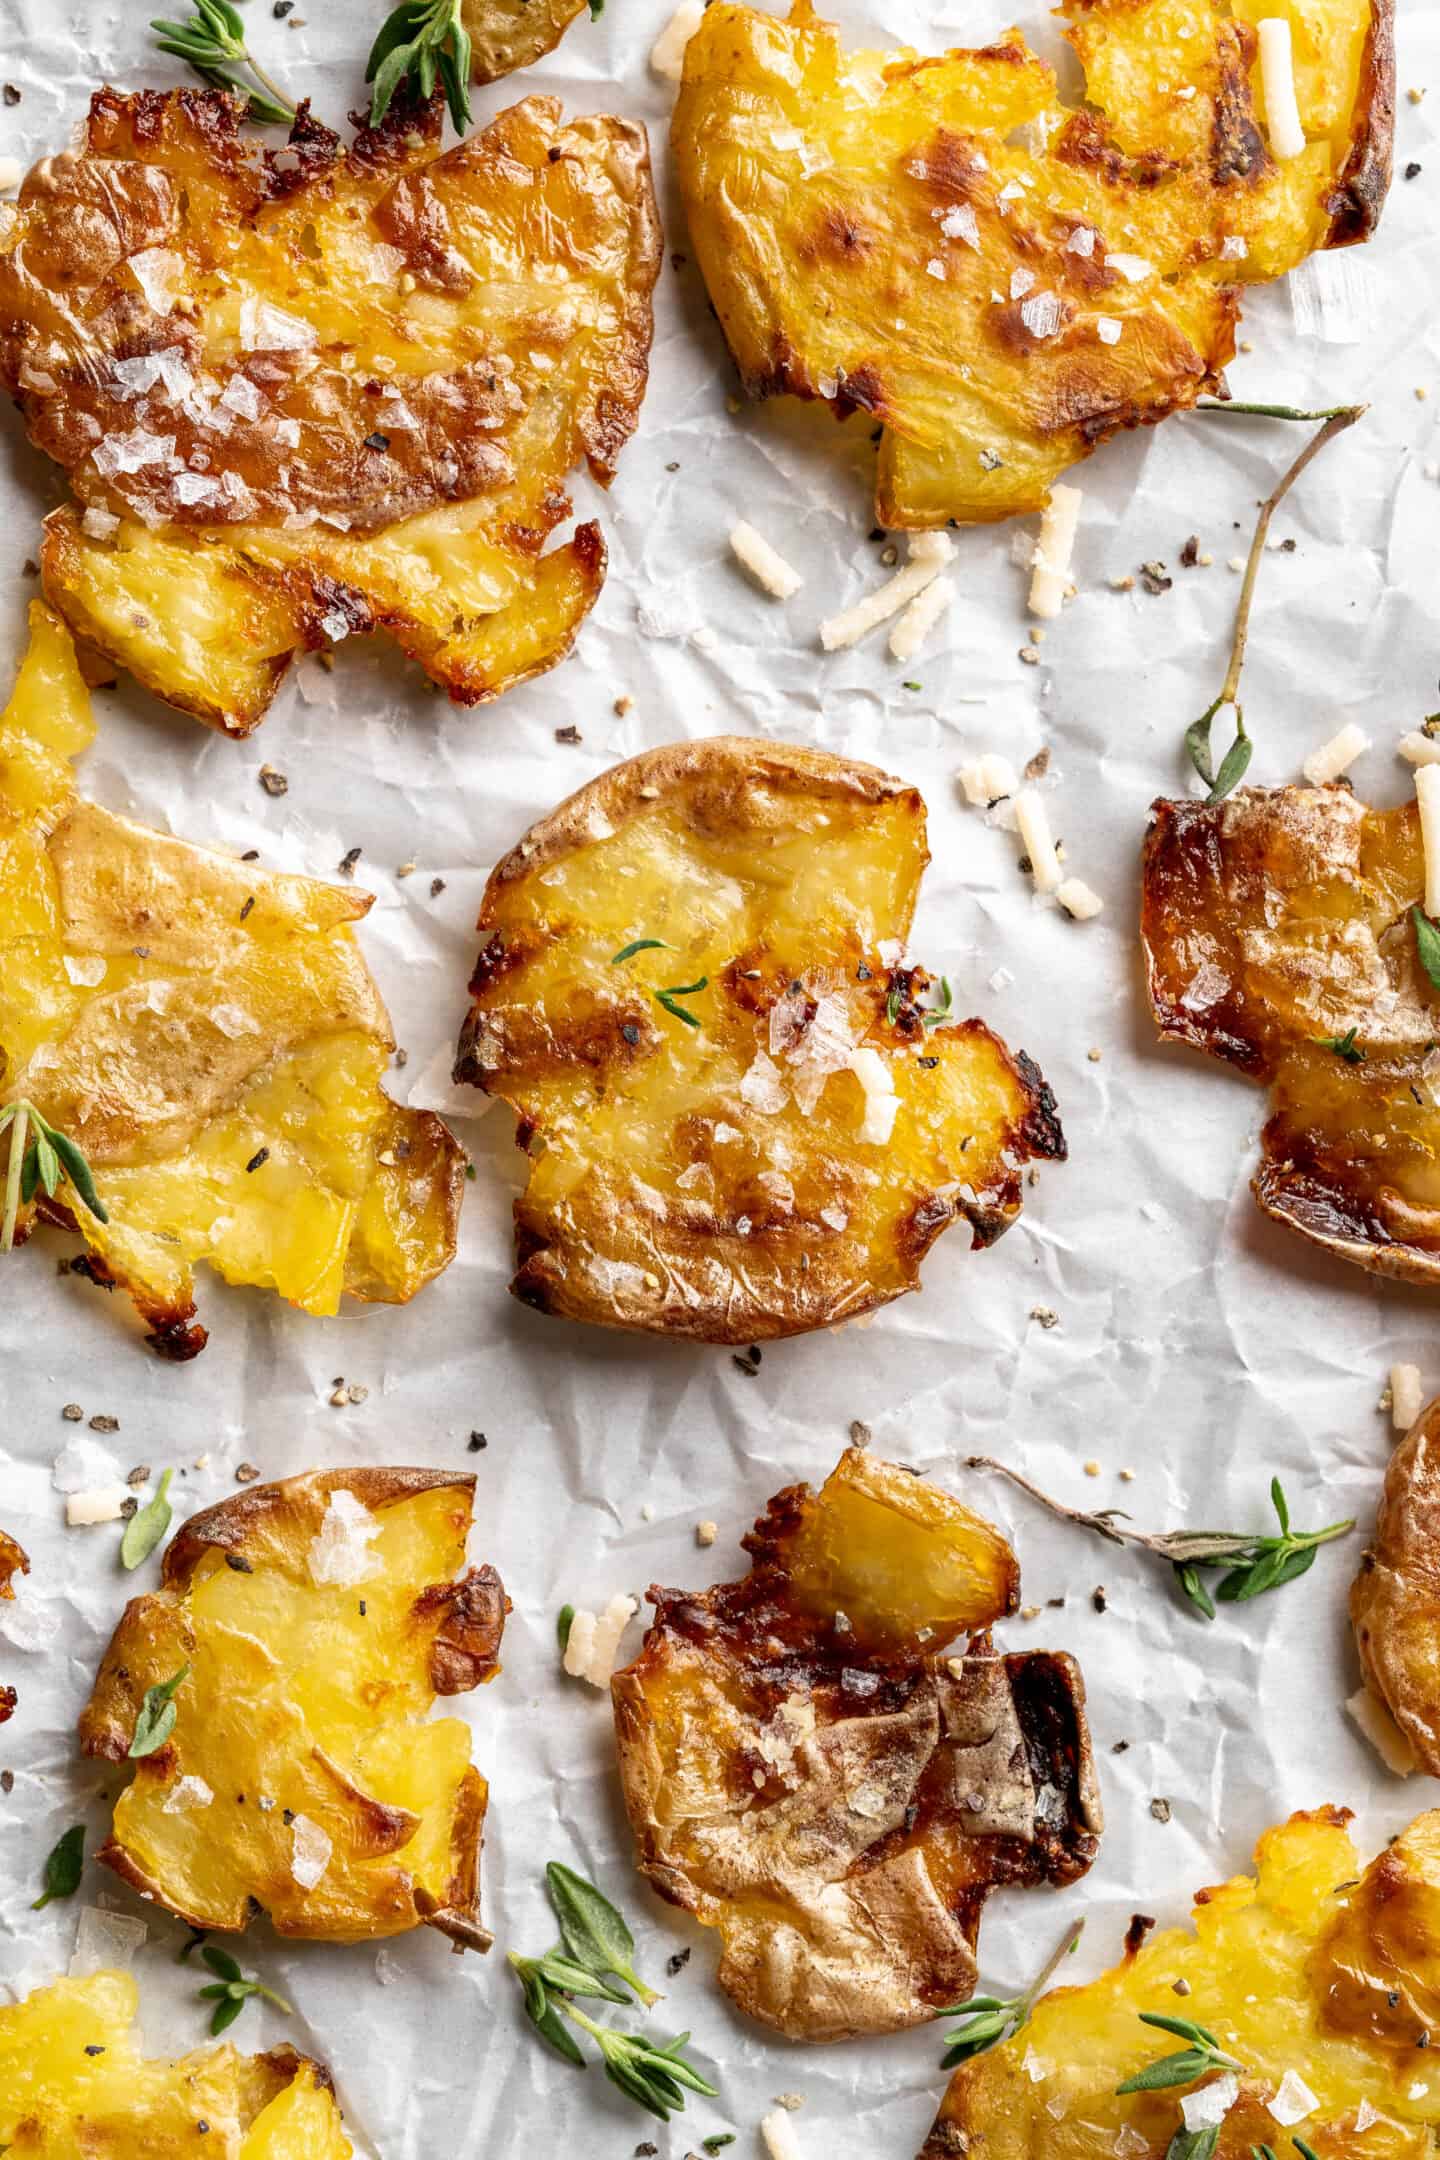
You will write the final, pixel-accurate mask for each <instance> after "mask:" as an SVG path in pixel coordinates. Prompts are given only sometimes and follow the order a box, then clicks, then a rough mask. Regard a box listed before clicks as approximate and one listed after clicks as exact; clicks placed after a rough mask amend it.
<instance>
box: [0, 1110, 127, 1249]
mask: <svg viewBox="0 0 1440 2160" xmlns="http://www.w3.org/2000/svg"><path fill="white" fill-rule="evenodd" d="M7 1131H8V1132H9V1134H10V1154H9V1161H8V1163H7V1166H6V1173H5V1202H4V1213H3V1216H0V1252H9V1251H11V1250H12V1248H13V1246H14V1244H15V1222H16V1218H17V1216H18V1215H19V1213H20V1205H21V1202H22V1201H23V1202H24V1204H25V1205H26V1206H27V1207H28V1206H29V1205H30V1202H31V1201H32V1200H33V1199H34V1197H35V1194H36V1192H37V1191H38V1190H39V1189H40V1188H41V1187H42V1186H43V1187H44V1189H45V1191H46V1192H47V1193H48V1194H49V1196H50V1198H51V1199H52V1200H53V1199H54V1197H55V1194H56V1193H57V1192H58V1191H59V1189H60V1180H61V1178H62V1177H67V1178H68V1179H69V1180H70V1183H71V1186H72V1187H73V1189H74V1191H75V1192H76V1193H77V1194H78V1196H79V1198H80V1199H81V1201H82V1202H83V1203H84V1205H85V1206H86V1208H88V1210H89V1211H90V1213H91V1214H92V1215H93V1216H94V1217H95V1220H96V1221H97V1222H102V1223H103V1222H109V1220H110V1217H109V1215H108V1214H107V1213H106V1211H105V1209H104V1207H102V1205H101V1202H100V1195H99V1194H98V1193H97V1192H96V1190H95V1180H94V1178H93V1177H92V1176H91V1174H90V1165H89V1163H87V1162H86V1160H85V1157H84V1155H83V1154H82V1153H81V1151H80V1149H79V1148H78V1147H77V1146H76V1145H75V1142H74V1141H73V1140H72V1139H71V1138H70V1136H69V1134H68V1133H62V1132H61V1131H60V1130H59V1129H58V1127H56V1126H54V1125H52V1124H51V1123H50V1121H49V1119H48V1118H45V1117H42V1116H41V1114H40V1112H39V1111H38V1110H37V1109H36V1107H35V1105H34V1103H32V1102H27V1101H26V1100H25V1099H24V1098H23V1097H21V1098H19V1099H18V1100H17V1101H15V1102H8V1103H6V1104H5V1105H4V1107H3V1108H0V1133H3V1132H7Z"/></svg>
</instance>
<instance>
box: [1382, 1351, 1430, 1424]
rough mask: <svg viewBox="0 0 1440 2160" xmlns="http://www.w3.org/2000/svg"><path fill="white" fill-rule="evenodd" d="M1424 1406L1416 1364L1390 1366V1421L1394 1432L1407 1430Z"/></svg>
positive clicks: (1423, 1391)
mask: <svg viewBox="0 0 1440 2160" xmlns="http://www.w3.org/2000/svg"><path fill="white" fill-rule="evenodd" d="M1424 1407H1425V1390H1424V1388H1423V1387H1422V1386H1421V1384H1420V1367H1419V1366H1418V1365H1392V1366H1391V1367H1390V1422H1391V1424H1392V1425H1393V1426H1394V1428H1395V1430H1396V1432H1409V1430H1410V1427H1411V1426H1412V1425H1413V1424H1414V1423H1415V1420H1416V1418H1418V1417H1419V1415H1420V1412H1421V1411H1422V1410H1423V1409H1424Z"/></svg>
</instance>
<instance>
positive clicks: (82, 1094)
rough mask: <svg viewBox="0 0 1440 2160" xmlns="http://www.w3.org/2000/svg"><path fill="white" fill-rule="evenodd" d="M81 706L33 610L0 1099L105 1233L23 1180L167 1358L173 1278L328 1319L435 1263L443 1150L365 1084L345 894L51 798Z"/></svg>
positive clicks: (22, 704) (372, 998) (364, 1008)
mask: <svg viewBox="0 0 1440 2160" xmlns="http://www.w3.org/2000/svg"><path fill="white" fill-rule="evenodd" d="M93 735H94V726H93V723H92V720H91V717H90V700H89V694H88V692H87V691H86V688H85V685H84V683H83V681H82V680H81V677H80V673H79V669H78V666H77V663H76V656H75V649H74V646H73V644H72V642H71V638H70V634H69V632H68V630H67V629H66V628H65V625H64V624H63V623H62V622H61V621H60V620H59V619H58V618H57V617H56V616H54V615H52V614H51V612H50V611H49V609H48V608H46V607H43V606H42V605H41V604H40V603H39V602H38V601H37V602H35V603H34V604H33V605H32V607H31V610H30V647H29V650H28V652H27V654H26V657H25V660H24V662H23V664H22V666H21V669H20V673H19V677H18V679H17V681H16V685H15V691H14V695H13V696H12V698H11V700H10V703H9V705H8V706H7V707H6V708H5V710H4V712H3V713H0V1101H9V1100H13V1099H15V1098H17V1097H24V1098H27V1099H28V1100H30V1101H31V1102H33V1103H34V1104H35V1106H36V1108H37V1109H38V1110H39V1111H40V1112H41V1113H42V1115H43V1116H45V1117H47V1118H48V1119H49V1120H50V1122H51V1124H53V1125H55V1126H57V1127H58V1128H59V1129H60V1130H61V1131H63V1132H65V1133H67V1134H68V1135H69V1136H70V1138H71V1139H72V1140H74V1141H75V1142H76V1143H77V1144H78V1146H79V1147H80V1148H81V1150H82V1152H83V1153H84V1155H85V1156H86V1158H87V1160H88V1161H89V1164H90V1168H91V1170H92V1172H93V1173H94V1177H95V1184H96V1188H97V1190H98V1192H99V1195H100V1199H101V1203H102V1205H103V1206H104V1207H105V1209H106V1211H107V1213H108V1216H109V1220H108V1222H101V1221H99V1220H98V1218H97V1217H95V1216H94V1215H92V1214H91V1213H90V1212H89V1210H88V1209H87V1208H85V1207H83V1206H81V1205H79V1204H78V1203H76V1204H75V1205H74V1207H73V1208H72V1207H71V1206H70V1205H68V1204H67V1202H66V1194H67V1191H68V1188H66V1187H63V1186H62V1187H61V1190H60V1193H59V1194H58V1195H57V1196H56V1197H55V1199H53V1200H51V1199H47V1197H46V1195H45V1193H44V1191H43V1189H40V1190H37V1192H36V1194H35V1197H34V1199H33V1200H32V1201H30V1202H27V1203H25V1204H24V1205H22V1207H21V1209H20V1217H19V1235H20V1236H21V1237H24V1236H25V1235H26V1234H27V1233H28V1230H29V1228H30V1226H31V1225H32V1223H33V1222H34V1221H35V1220H36V1219H37V1217H38V1218H39V1219H42V1220H47V1221H51V1222H60V1223H63V1225H64V1226H65V1227H66V1228H70V1229H75V1230H78V1231H79V1232H80V1234H81V1235H82V1236H83V1238H84V1239H85V1242H86V1245H87V1247H88V1248H89V1252H88V1256H87V1258H86V1261H85V1264H84V1271H85V1272H86V1273H88V1274H89V1275H91V1276H92V1277H93V1279H94V1280H95V1281H97V1282H103V1283H105V1284H107V1285H120V1286H121V1287H123V1288H124V1289H125V1290H126V1291H128V1293H129V1295H130V1297H131V1299H132V1300H133V1302H134V1304H135V1307H136V1309H137V1311H138V1312H139V1313H140V1314H141V1316H142V1318H143V1319H144V1320H145V1322H146V1323H147V1325H148V1327H149V1330H150V1333H149V1340H150V1342H151V1343H152V1344H153V1345H154V1347H155V1348H156V1349H158V1350H160V1351H161V1352H162V1353H163V1354H165V1355H166V1356H169V1357H175V1358H187V1357H193V1356H194V1355H195V1354H196V1352H197V1351H199V1350H200V1349H202V1348H203V1347H204V1343H205V1339H206V1337H205V1330H204V1328H203V1327H200V1326H199V1325H197V1323H196V1321H195V1317H194V1315H195V1298H194V1269H195V1265H196V1263H197V1262H199V1261H207V1262H208V1263H209V1264H210V1266H212V1267H213V1268H215V1269H217V1270H218V1272H219V1273H220V1274H221V1275H223V1276H224V1277H225V1279H226V1280H227V1281H228V1282H241V1283H255V1284H258V1285H261V1286H262V1287H265V1288H269V1289H274V1290H277V1291H278V1292H279V1293H280V1295H281V1296H282V1297H285V1298H288V1299H289V1300H290V1301H291V1303H292V1304H295V1305H298V1306H300V1307H301V1309H302V1310H303V1311H306V1312H312V1313H333V1312H335V1311H336V1310H337V1309H338V1307H339V1303H340V1299H341V1295H342V1293H345V1292H348V1293H349V1295H350V1296H352V1297H357V1298H363V1299H370V1300H376V1301H379V1302H382V1303H388V1304H403V1303H404V1302H405V1301H406V1300H407V1299H408V1298H411V1297H413V1296H414V1295H415V1293H416V1291H417V1290H420V1289H422V1288H423V1287H424V1285H425V1284H426V1283H427V1282H429V1281H431V1280H432V1279H433V1278H434V1277H435V1276H436V1275H438V1274H439V1273H440V1272H441V1270H442V1269H443V1268H445V1267H446V1266H448V1264H449V1262H450V1260H451V1259H452V1258H453V1257H454V1252H455V1236H456V1222H457V1219H458V1215H459V1208H460V1195H461V1191H462V1188H463V1185H464V1178H465V1157H464V1154H463V1152H462V1151H461V1149H460V1147H459V1146H458V1144H457V1143H456V1142H455V1141H454V1140H453V1139H452V1138H451V1136H450V1133H449V1132H448V1131H447V1129H446V1127H445V1126H444V1125H443V1124H442V1123H441V1122H440V1120H439V1119H438V1118H437V1117H433V1116H431V1115H430V1114H429V1113H428V1112H425V1111H416V1110H404V1109H401V1108H400V1107H399V1106H398V1105H397V1104H395V1103H392V1102H391V1101H390V1100H389V1098H388V1096H386V1095H385V1094H384V1093H383V1092H382V1090H381V1085H380V1082H381V1078H382V1076H383V1074H384V1072H385V1069H386V1066H387V1064H388V1062H389V1056H390V1052H391V1051H392V1050H393V1049H394V1047H395V1045H394V1038H393V1036H392V1035H391V1032H390V1022H389V1017H388V1015H387V1014H386V1011H385V1007H384V1005H383V1004H382V1003H381V1000H380V994H379V992H378V990H377V989H376V987H375V984H374V981H373V980H372V978H371V975H370V972H369V970H368V968H367V967H366V965H365V962H364V958H363V957H362V955H361V952H360V948H359V946H358V944H357V943H356V941H355V935H354V932H353V930H352V929H351V927H350V926H351V924H352V923H354V922H357V921H359V919H360V918H361V917H362V916H363V915H364V914H365V913H366V912H367V911H368V909H369V907H370V904H371V900H370V895H369V894H368V893H363V892H357V891H355V890H353V889H350V888H345V889H340V888H338V887H336V886H333V885H322V884H320V883H318V882H317V881H316V880H315V879H313V878H304V877H293V876H285V875H281V874H280V873H278V872H275V871H269V870H262V869H260V868H259V867H258V866H257V865H255V864H251V863H246V862H241V861H239V860H238V859H237V858H236V857H234V856H231V855H225V854H220V853H218V852H216V851H213V850H211V849H208V848H201V847H195V846H193V845H191V843H190V842H188V841H184V840H175V839H172V838H171V837H170V835H169V834H166V833H158V832H152V831H150V830H149V829H148V828H146V827H144V826H141V825H134V824H132V823H131V822H130V820H129V819H128V818H122V817H116V816H114V815H113V814H112V813H111V812H110V811H108V810H102V809H100V808H98V807H97V805H95V804H94V803H88V802H86V801H84V800H83V798H82V797H80V796H77V795H76V793H75V790H74V781H73V777H72V774H71V769H70V761H71V759H72V758H74V757H75V756H76V755H77V754H78V753H79V752H80V751H81V750H83V749H84V748H85V746H86V745H87V744H88V743H89V742H90V740H91V739H92V737H93Z"/></svg>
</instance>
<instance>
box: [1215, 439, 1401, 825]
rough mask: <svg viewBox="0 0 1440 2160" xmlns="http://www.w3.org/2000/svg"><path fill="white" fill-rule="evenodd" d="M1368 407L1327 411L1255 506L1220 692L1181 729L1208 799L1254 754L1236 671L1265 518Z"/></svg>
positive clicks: (1241, 772) (1227, 786)
mask: <svg viewBox="0 0 1440 2160" xmlns="http://www.w3.org/2000/svg"><path fill="white" fill-rule="evenodd" d="M1202 409H1203V410H1205V411H1216V410H1224V411H1230V410H1232V409H1235V408H1231V407H1229V406H1218V407H1217V406H1206V407H1204V408H1202ZM1367 410H1368V407H1366V406H1364V405H1337V406H1336V407H1335V408H1334V410H1333V411H1331V412H1328V413H1327V414H1326V415H1325V416H1324V419H1325V424H1324V426H1323V427H1322V428H1321V429H1320V430H1319V432H1318V433H1317V434H1316V435H1313V436H1312V437H1311V439H1310V441H1309V442H1308V443H1307V444H1306V445H1305V448H1304V449H1303V450H1302V451H1301V453H1300V455H1299V457H1297V458H1296V460H1295V462H1294V464H1293V465H1292V466H1291V467H1290V469H1289V471H1288V472H1287V473H1286V474H1285V475H1284V477H1283V478H1282V479H1281V480H1280V481H1279V482H1278V483H1277V485H1276V486H1275V487H1274V489H1273V490H1272V491H1271V493H1270V494H1269V495H1267V496H1266V498H1265V500H1264V502H1263V503H1262V504H1261V505H1260V515H1259V517H1258V518H1257V519H1256V521H1255V537H1254V539H1253V540H1252V541H1251V543H1250V556H1249V560H1248V561H1247V563H1246V565H1245V580H1244V583H1243V584H1242V586H1241V588H1240V605H1239V607H1238V608H1237V609H1236V613H1235V633H1234V637H1233V639H1232V641H1231V645H1230V665H1229V667H1228V668H1227V669H1226V672H1225V680H1224V682H1223V683H1222V684H1221V686H1220V695H1219V696H1218V697H1217V698H1216V699H1215V700H1214V701H1213V702H1212V703H1211V704H1209V705H1207V706H1206V708H1205V710H1204V712H1203V713H1201V715H1200V718H1199V719H1198V720H1195V721H1192V722H1191V724H1190V726H1189V727H1188V728H1187V729H1186V730H1185V748H1186V751H1187V752H1188V754H1189V758H1190V762H1191V764H1192V765H1193V766H1194V767H1195V770H1196V772H1197V773H1199V775H1200V778H1201V779H1202V780H1203V781H1204V782H1205V785H1206V787H1207V788H1208V789H1209V790H1210V792H1209V794H1208V795H1207V796H1206V798H1205V800H1206V801H1207V802H1211V803H1217V802H1223V801H1224V799H1225V797H1226V796H1227V795H1228V794H1229V793H1230V791H1231V789H1232V788H1236V787H1238V786H1239V785H1240V782H1241V781H1242V780H1243V779H1244V777H1245V774H1246V772H1247V771H1248V770H1249V766H1250V760H1251V757H1252V756H1253V755H1254V744H1253V743H1252V741H1251V739H1250V737H1249V735H1248V734H1247V733H1246V729H1245V714H1244V710H1243V708H1242V707H1241V704H1240V701H1239V700H1240V675H1241V671H1242V669H1243V668H1244V666H1245V648H1246V645H1247V643H1248V642H1249V637H1250V610H1251V608H1252V606H1253V605H1254V601H1255V583H1256V579H1257V578H1258V577H1259V575H1260V564H1261V561H1262V559H1263V557H1264V553H1265V542H1266V539H1267V538H1268V537H1269V532H1270V520H1271V519H1272V518H1273V517H1274V515H1275V512H1276V511H1277V510H1278V509H1279V507H1280V505H1281V503H1282V502H1283V501H1284V500H1285V497H1286V496H1287V495H1288V494H1289V492H1290V490H1291V488H1292V487H1293V486H1294V485H1295V482H1296V481H1297V480H1298V479H1299V478H1300V475H1301V473H1303V472H1304V470H1305V468H1306V466H1307V465H1309V464H1310V462H1311V461H1312V459H1314V458H1317V457H1318V456H1319V455H1320V452H1321V451H1322V450H1323V449H1324V448H1325V445H1326V444H1327V443H1330V442H1333V441H1334V440H1335V437H1336V436H1337V435H1343V434H1344V432H1345V430H1346V428H1350V427H1353V426H1354V425H1355V422H1356V421H1357V420H1359V419H1361V418H1362V417H1363V416H1364V414H1365V412H1366V411H1367ZM1281 417H1284V418H1290V417H1296V418H1299V417H1304V416H1301V415H1299V414H1295V415H1293V416H1292V415H1291V414H1290V413H1289V412H1288V411H1287V412H1285V413H1283V414H1282V415H1281ZM1308 417H1316V418H1318V417H1319V416H1318V415H1312V416H1308ZM1225 706H1229V707H1231V708H1232V709H1233V711H1234V714H1235V739H1234V741H1233V742H1232V743H1231V745H1230V747H1229V749H1228V750H1227V751H1226V753H1225V755H1224V757H1223V758H1222V759H1221V762H1220V769H1219V771H1218V772H1217V771H1216V770H1215V757H1214V752H1213V751H1212V749H1211V747H1210V728H1211V723H1212V722H1213V721H1214V719H1215V716H1216V714H1217V713H1218V712H1220V711H1221V709H1222V708H1223V707H1225Z"/></svg>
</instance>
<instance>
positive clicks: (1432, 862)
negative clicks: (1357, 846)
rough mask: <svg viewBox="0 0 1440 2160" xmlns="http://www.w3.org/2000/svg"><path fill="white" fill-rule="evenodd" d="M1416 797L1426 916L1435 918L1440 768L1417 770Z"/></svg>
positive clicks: (1439, 877)
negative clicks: (1423, 854) (1423, 848)
mask: <svg viewBox="0 0 1440 2160" xmlns="http://www.w3.org/2000/svg"><path fill="white" fill-rule="evenodd" d="M1415 797H1416V800H1417V801H1418V803H1419V805H1420V838H1421V840H1422V841H1423V843H1424V847H1425V913H1426V914H1427V915H1429V916H1431V917H1432V918H1433V917H1434V916H1436V915H1440V766H1436V765H1420V766H1417V768H1416V772H1415Z"/></svg>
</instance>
